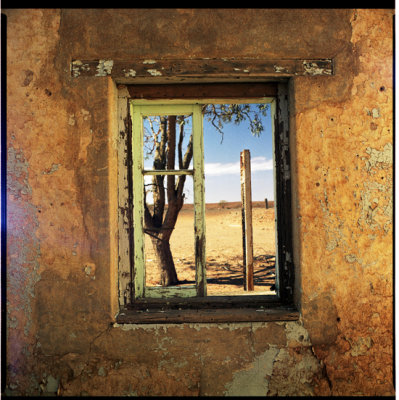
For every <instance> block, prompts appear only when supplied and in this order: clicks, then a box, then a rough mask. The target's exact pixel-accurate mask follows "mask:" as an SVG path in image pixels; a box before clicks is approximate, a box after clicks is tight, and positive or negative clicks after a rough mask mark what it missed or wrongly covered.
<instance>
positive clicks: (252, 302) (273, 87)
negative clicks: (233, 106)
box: [116, 82, 299, 323]
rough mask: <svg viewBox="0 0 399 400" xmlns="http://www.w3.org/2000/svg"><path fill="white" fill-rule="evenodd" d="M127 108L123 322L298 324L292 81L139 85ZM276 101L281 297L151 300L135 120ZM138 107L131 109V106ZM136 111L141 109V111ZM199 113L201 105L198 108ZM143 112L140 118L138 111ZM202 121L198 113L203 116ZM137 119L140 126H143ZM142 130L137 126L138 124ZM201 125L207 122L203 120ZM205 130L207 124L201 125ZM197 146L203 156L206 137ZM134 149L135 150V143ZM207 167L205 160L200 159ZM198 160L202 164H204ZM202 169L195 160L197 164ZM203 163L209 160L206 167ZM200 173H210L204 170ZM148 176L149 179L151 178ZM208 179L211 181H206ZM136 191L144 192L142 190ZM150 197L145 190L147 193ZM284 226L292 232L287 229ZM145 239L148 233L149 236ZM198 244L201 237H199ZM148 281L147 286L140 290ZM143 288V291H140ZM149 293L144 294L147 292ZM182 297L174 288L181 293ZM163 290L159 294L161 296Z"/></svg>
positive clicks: (127, 97) (123, 125) (124, 101)
mask: <svg viewBox="0 0 399 400" xmlns="http://www.w3.org/2000/svg"><path fill="white" fill-rule="evenodd" d="M122 92H123V95H121V96H120V102H119V123H120V139H121V142H122V145H121V146H120V150H119V158H120V160H119V168H120V174H119V175H120V184H119V190H120V195H119V199H120V200H119V209H120V214H119V221H120V223H119V235H120V250H119V254H120V256H119V260H120V262H119V304H120V312H119V313H118V315H117V318H116V320H117V322H118V323H184V322H233V321H234V322H246V321H253V322H254V321H272V320H296V319H298V317H299V313H298V312H297V310H296V309H295V307H294V306H293V287H294V265H293V262H292V259H293V257H292V217H291V176H290V157H289V124H288V121H289V118H288V98H289V97H288V85H287V82H271V83H210V84H188V83H187V84H159V85H147V84H141V85H140V84H137V85H129V86H123V90H122ZM265 101H268V102H271V106H272V114H273V115H274V121H273V128H274V141H275V142H274V148H275V191H276V199H275V200H276V203H277V206H276V219H277V224H276V227H277V235H276V239H277V246H276V289H277V295H275V296H270V295H240V296H223V297H222V296H205V297H201V291H199V292H197V295H196V296H195V297H185V298H182V297H173V298H172V297H167V298H162V297H161V296H160V295H156V296H155V297H145V296H143V293H144V287H143V279H142V277H139V279H135V277H136V276H137V275H136V274H137V268H135V267H134V263H135V262H136V263H137V262H141V263H142V262H143V261H142V260H140V259H136V258H135V257H137V255H135V254H136V253H137V252H136V253H135V251H134V249H135V246H140V245H141V243H142V242H141V241H142V240H143V234H142V233H141V235H140V234H139V235H134V230H136V231H137V230H139V232H140V229H141V228H140V226H133V220H134V218H133V213H137V214H136V220H137V218H141V215H140V210H139V209H138V208H141V209H142V207H136V208H135V207H132V205H133V204H132V197H133V196H132V194H133V190H134V189H133V186H134V185H133V184H132V177H135V176H136V178H135V179H139V178H138V176H139V175H138V173H139V170H138V164H135V163H134V162H133V160H132V158H133V157H132V150H131V149H132V146H137V149H136V150H135V151H137V150H138V149H139V146H141V143H137V141H133V140H132V135H131V132H132V128H134V129H136V130H137V129H138V127H137V126H136V127H133V126H132V123H131V121H130V118H129V114H130V113H135V112H136V113H140V112H141V113H142V110H144V113H145V112H146V111H145V110H150V109H149V108H147V107H150V105H155V107H156V108H154V109H153V110H156V109H158V106H159V105H161V104H171V105H172V106H171V108H173V107H174V106H176V107H179V106H178V105H184V107H186V108H187V106H188V107H192V109H194V108H195V107H196V105H197V106H198V104H202V103H212V102H214V103H226V102H230V103H233V102H234V103H238V102H240V103H249V102H265ZM129 104H130V105H129ZM135 106H136V107H135ZM198 107H199V106H198ZM135 110H136V111H135ZM197 115H198V113H197ZM137 117H138V114H136V116H135V118H133V121H136V120H140V118H137ZM133 123H134V122H133ZM198 123H199V121H198ZM201 128H202V119H201ZM197 140H199V142H198V143H197V146H199V148H200V149H201V151H203V147H202V146H203V145H202V143H201V142H202V140H203V139H202V135H200V137H199V138H197ZM133 142H134V143H133ZM200 159H201V160H203V157H200ZM197 160H198V158H197ZM194 162H195V158H194ZM202 162H203V161H202ZM195 169H197V170H198V171H199V172H198V173H202V174H203V165H202V166H201V165H198V166H197V168H194V170H195ZM140 174H141V178H140V179H141V180H142V176H143V174H142V173H141V172H140ZM202 176H203V175H202ZM136 190H142V187H141V189H140V186H137V188H136ZM141 193H142V191H141ZM201 201H202V203H201V204H198V207H199V214H198V215H197V217H198V219H199V220H201V219H202V220H203V219H204V218H205V217H204V201H203V199H202V200H201ZM283 227H284V229H283ZM141 232H142V230H141ZM197 239H198V237H197ZM138 281H140V284H138ZM138 286H139V287H138ZM140 286H141V287H140ZM173 290H174V289H173ZM161 292H162V290H161V291H159V293H161Z"/></svg>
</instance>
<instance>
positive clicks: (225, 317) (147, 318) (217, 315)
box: [116, 305, 299, 324]
mask: <svg viewBox="0 0 399 400" xmlns="http://www.w3.org/2000/svg"><path fill="white" fill-rule="evenodd" d="M298 319H299V312H298V311H297V310H296V309H295V308H293V307H289V306H282V305H279V306H271V305H268V306H267V308H265V307H263V306H260V307H237V306H236V307H216V308H203V307H202V308H179V309H173V308H168V309H165V308H164V307H153V306H152V307H150V308H147V309H140V308H137V309H123V310H121V311H120V312H119V314H118V315H117V317H116V322H117V323H118V324H158V323H166V324H167V323H173V324H182V323H198V322H205V323H212V322H213V323H225V322H269V321H296V320H298Z"/></svg>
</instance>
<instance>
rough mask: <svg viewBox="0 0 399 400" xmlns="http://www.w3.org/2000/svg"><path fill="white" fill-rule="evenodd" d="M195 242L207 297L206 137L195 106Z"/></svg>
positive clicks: (203, 292) (198, 276)
mask: <svg viewBox="0 0 399 400" xmlns="http://www.w3.org/2000/svg"><path fill="white" fill-rule="evenodd" d="M193 110H194V114H193V166H194V231H195V232H194V240H195V267H196V268H195V270H196V282H197V288H198V296H206V270H205V268H206V258H205V257H206V254H205V175H204V135H203V116H202V111H201V105H198V104H197V105H193Z"/></svg>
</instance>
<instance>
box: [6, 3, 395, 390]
mask: <svg viewBox="0 0 399 400" xmlns="http://www.w3.org/2000/svg"><path fill="white" fill-rule="evenodd" d="M3 13H4V14H5V15H6V16H7V228H8V231H7V312H6V318H7V330H6V334H7V360H6V364H5V365H4V367H5V368H6V382H5V383H6V389H5V393H7V394H11V395H18V394H23V395H45V394H54V393H57V394H59V395H85V394H86V395H242V394H244V395H393V394H394V389H393V284H392V281H393V280H392V275H393V270H392V268H393V267H392V260H393V255H392V254H393V251H392V247H393V246H392V223H393V221H392V214H393V211H392V208H393V201H392V173H393V167H392V162H393V148H392V144H393V132H392V130H393V73H392V72H393V68H392V65H393V58H392V57H393V10H379V9H372V10H367V9H361V10H349V9H342V10H340V9H331V10H327V9H323V10H318V9H303V10H301V9H294V10H290V9H283V10H279V9H256V10H251V9H237V10H235V9H211V10H207V9H194V10H191V9H183V10H174V9H165V10H162V9H149V10H145V9H129V10H122V9H113V10H109V9H98V10H90V9H84V10H59V9H54V10H51V9H43V10H40V9H29V10H22V9H9V10H3ZM146 58H148V59H191V58H193V59H205V58H214V59H223V58H229V59H234V58H237V59H245V58H248V59H251V58H252V59H271V60H273V59H323V58H331V59H333V62H334V75H332V76H295V77H292V78H291V79H290V94H291V109H290V113H291V114H290V115H291V120H290V123H291V130H292V134H291V141H292V143H291V145H292V146H291V159H292V161H293V168H292V181H293V186H292V191H293V220H294V263H295V266H296V287H295V302H296V304H297V306H298V309H299V311H300V314H301V317H300V319H299V321H290V322H267V323H266V322H265V323H229V324H205V323H202V324H180V325H179V324H175V325H174V324H171V325H133V324H132V325H129V324H126V325H118V324H115V323H114V322H115V319H114V318H115V311H116V302H117V284H116V271H115V265H116V262H115V258H116V257H117V255H116V253H115V249H114V246H113V244H114V243H115V237H116V229H115V215H114V213H113V212H112V211H113V206H114V205H115V204H116V202H117V200H116V199H115V193H114V192H113V191H112V190H111V189H112V188H113V187H114V184H115V181H116V180H115V176H116V167H115V165H116V163H115V154H116V151H115V143H114V139H113V136H112V132H113V130H114V128H115V124H116V85H115V82H114V81H113V79H112V78H111V77H109V76H104V77H102V76H101V77H90V76H88V77H84V76H81V77H79V79H75V78H74V77H73V76H72V74H71V70H70V66H71V61H72V60H74V59H87V60H95V59H107V60H118V61H130V60H131V59H146ZM205 78H206V76H205Z"/></svg>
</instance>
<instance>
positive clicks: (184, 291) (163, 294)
mask: <svg viewBox="0 0 399 400" xmlns="http://www.w3.org/2000/svg"><path fill="white" fill-rule="evenodd" d="M196 295H197V287H196V285H189V286H169V287H162V286H159V287H158V286H146V287H145V297H151V298H176V297H194V296H196Z"/></svg>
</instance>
